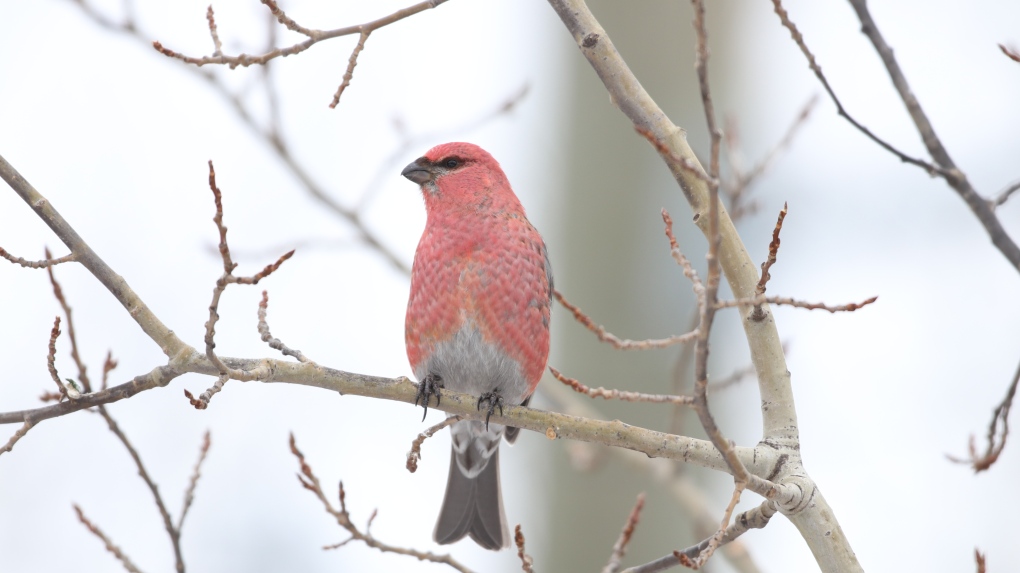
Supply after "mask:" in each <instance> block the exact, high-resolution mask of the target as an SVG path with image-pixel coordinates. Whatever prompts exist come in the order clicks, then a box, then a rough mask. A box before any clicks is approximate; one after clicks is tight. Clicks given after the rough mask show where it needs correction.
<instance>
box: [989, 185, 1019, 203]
mask: <svg viewBox="0 0 1020 573" xmlns="http://www.w3.org/2000/svg"><path fill="white" fill-rule="evenodd" d="M1017 191H1020V179H1018V180H1016V181H1014V182H1012V183H1010V184H1009V185H1007V186H1006V188H1005V189H1003V190H1002V191H999V193H998V194H997V195H996V196H995V199H991V200H989V201H988V203H989V204H990V205H991V206H992V209H995V208H996V207H999V206H1001V205H1002V204H1003V203H1005V202H1006V201H1009V198H1010V196H1011V195H1013V193H1016V192H1017Z"/></svg>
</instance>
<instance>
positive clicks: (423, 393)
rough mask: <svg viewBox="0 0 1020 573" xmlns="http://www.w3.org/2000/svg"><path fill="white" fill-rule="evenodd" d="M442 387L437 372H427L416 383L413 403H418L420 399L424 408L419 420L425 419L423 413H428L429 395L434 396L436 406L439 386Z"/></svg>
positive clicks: (441, 380) (441, 381)
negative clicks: (416, 388)
mask: <svg viewBox="0 0 1020 573" xmlns="http://www.w3.org/2000/svg"><path fill="white" fill-rule="evenodd" d="M442 387H443V379H442V378H440V377H439V375H438V374H428V375H426V376H425V377H424V378H422V380H421V382H419V383H418V393H417V394H416V395H415V397H414V405H415V406H417V405H418V400H421V405H422V407H423V408H425V412H424V413H422V415H421V421H422V422H424V421H425V414H428V413H429V397H430V396H435V397H436V406H438V405H439V398H440V391H439V390H440V388H442Z"/></svg>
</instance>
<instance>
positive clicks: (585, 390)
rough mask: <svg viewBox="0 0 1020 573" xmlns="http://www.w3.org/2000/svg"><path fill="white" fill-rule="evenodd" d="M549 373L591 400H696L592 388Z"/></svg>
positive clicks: (556, 373) (671, 402)
mask: <svg viewBox="0 0 1020 573" xmlns="http://www.w3.org/2000/svg"><path fill="white" fill-rule="evenodd" d="M549 372H552V375H553V376H554V377H555V378H556V379H557V380H559V381H560V382H563V383H564V384H566V385H567V386H570V387H571V388H573V390H574V391H575V392H577V393H578V394H585V395H586V396H589V397H591V398H604V399H606V400H620V401H623V402H653V403H658V404H687V405H690V404H693V403H694V399H693V398H691V397H690V396H673V395H670V394H645V393H643V392H630V391H627V390H616V389H613V390H607V389H605V388H602V387H601V386H600V387H598V388H591V387H588V386H585V385H584V384H582V383H581V382H578V381H577V380H575V379H574V378H569V377H567V376H564V375H563V374H562V373H561V372H560V371H559V370H557V369H555V368H553V367H552V366H550V367H549Z"/></svg>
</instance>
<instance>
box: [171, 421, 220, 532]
mask: <svg viewBox="0 0 1020 573" xmlns="http://www.w3.org/2000/svg"><path fill="white" fill-rule="evenodd" d="M210 445H212V438H211V436H210V435H209V430H206V431H205V434H204V435H203V436H202V447H201V448H200V449H199V450H198V461H196V462H195V469H193V470H192V471H191V479H189V480H188V488H187V489H186V490H184V503H182V504H181V515H180V517H178V518H177V525H176V529H177V534H178V535H180V533H181V528H182V527H183V526H184V517H185V516H187V515H188V510H189V509H191V504H192V502H194V501H195V488H197V487H198V479H199V478H200V477H202V471H201V470H202V462H204V461H205V457H206V455H208V454H209V446H210Z"/></svg>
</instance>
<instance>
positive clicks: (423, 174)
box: [400, 158, 433, 185]
mask: <svg viewBox="0 0 1020 573" xmlns="http://www.w3.org/2000/svg"><path fill="white" fill-rule="evenodd" d="M422 159H423V158H418V159H416V160H414V161H412V162H411V163H409V164H408V165H407V167H405V168H404V170H403V171H401V172H400V174H401V175H403V176H404V177H407V178H408V179H410V180H411V181H414V182H415V183H417V184H418V185H424V184H425V183H428V182H429V181H432V179H433V174H432V170H430V169H429V168H428V166H423V165H422V164H421V163H420V162H421V160H422Z"/></svg>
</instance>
